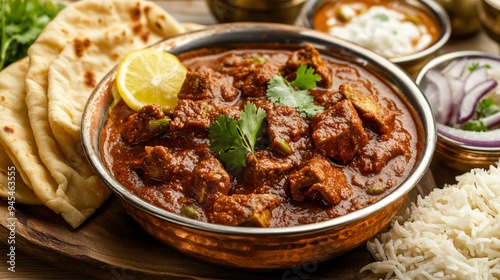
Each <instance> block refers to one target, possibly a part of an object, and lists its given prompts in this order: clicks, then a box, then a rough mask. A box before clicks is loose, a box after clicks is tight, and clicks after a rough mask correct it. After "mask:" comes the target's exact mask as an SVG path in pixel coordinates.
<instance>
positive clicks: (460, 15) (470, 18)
mask: <svg viewBox="0 0 500 280" xmlns="http://www.w3.org/2000/svg"><path fill="white" fill-rule="evenodd" d="M436 1H437V2H438V3H439V4H440V5H441V6H443V8H444V9H445V11H446V12H447V13H448V16H449V17H450V22H451V36H452V37H454V38H463V37H468V36H472V35H474V34H476V33H477V32H478V31H479V30H480V29H481V24H480V23H479V17H478V14H477V6H478V5H479V2H480V1H479V0H436Z"/></svg>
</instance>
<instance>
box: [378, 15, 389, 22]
mask: <svg viewBox="0 0 500 280" xmlns="http://www.w3.org/2000/svg"><path fill="white" fill-rule="evenodd" d="M374 17H375V18H376V19H378V20H380V21H389V16H387V15H386V14H376V15H375V16H374Z"/></svg>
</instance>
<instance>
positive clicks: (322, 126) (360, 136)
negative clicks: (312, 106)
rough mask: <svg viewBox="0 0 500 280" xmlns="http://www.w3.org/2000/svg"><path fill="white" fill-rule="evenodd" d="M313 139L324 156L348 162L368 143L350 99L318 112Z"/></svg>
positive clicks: (314, 121) (313, 121)
mask: <svg viewBox="0 0 500 280" xmlns="http://www.w3.org/2000/svg"><path fill="white" fill-rule="evenodd" d="M311 126H312V130H313V133H312V139H313V141H314V144H315V146H316V148H317V149H318V150H319V151H320V153H321V154H322V155H323V156H326V157H329V158H331V159H334V160H337V161H340V162H342V163H347V162H349V161H350V160H352V159H353V158H354V156H355V155H356V154H357V153H358V150H359V149H360V148H362V147H363V146H365V145H366V144H367V143H368V135H367V134H366V132H365V130H364V128H363V124H362V122H361V119H360V118H359V116H358V114H357V112H356V110H355V109H354V107H353V105H352V103H351V102H350V101H349V100H346V99H344V100H342V101H340V102H339V103H337V104H336V105H334V106H332V107H330V108H328V109H327V110H326V111H325V112H323V113H320V114H316V116H314V118H313V120H312V124H311Z"/></svg>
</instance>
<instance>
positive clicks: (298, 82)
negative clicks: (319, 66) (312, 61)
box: [290, 64, 321, 90]
mask: <svg viewBox="0 0 500 280" xmlns="http://www.w3.org/2000/svg"><path fill="white" fill-rule="evenodd" d="M317 82H321V76H320V75H318V74H315V73H314V68H312V67H307V65H305V64H301V65H300V66H299V68H298V69H297V75H296V77H295V80H293V81H292V82H291V83H290V84H291V85H292V86H294V87H296V88H298V89H302V90H304V89H313V88H315V87H316V83H317Z"/></svg>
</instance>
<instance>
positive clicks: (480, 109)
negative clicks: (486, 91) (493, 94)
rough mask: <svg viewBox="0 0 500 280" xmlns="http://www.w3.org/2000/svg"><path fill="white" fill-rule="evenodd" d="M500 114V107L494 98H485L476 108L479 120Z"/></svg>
mask: <svg viewBox="0 0 500 280" xmlns="http://www.w3.org/2000/svg"><path fill="white" fill-rule="evenodd" d="M498 112H500V106H498V105H497V103H496V101H495V99H494V98H483V99H482V100H481V101H479V103H478V104H477V107H476V113H477V115H478V118H484V117H488V116H491V115H493V114H496V113H498Z"/></svg>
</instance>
